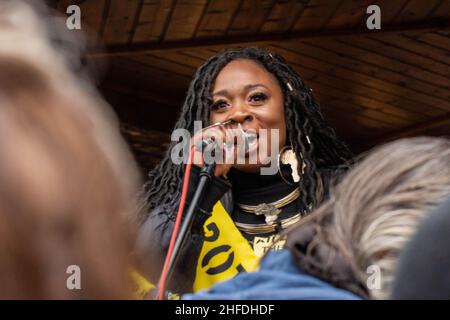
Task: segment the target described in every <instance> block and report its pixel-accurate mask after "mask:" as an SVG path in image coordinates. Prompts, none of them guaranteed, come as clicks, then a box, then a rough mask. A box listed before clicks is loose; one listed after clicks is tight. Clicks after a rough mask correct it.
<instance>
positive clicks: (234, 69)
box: [210, 59, 286, 172]
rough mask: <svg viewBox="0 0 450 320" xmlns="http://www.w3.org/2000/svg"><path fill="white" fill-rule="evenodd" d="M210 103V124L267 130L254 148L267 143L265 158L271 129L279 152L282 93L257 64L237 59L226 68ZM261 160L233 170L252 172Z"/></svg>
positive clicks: (283, 127)
mask: <svg viewBox="0 0 450 320" xmlns="http://www.w3.org/2000/svg"><path fill="white" fill-rule="evenodd" d="M212 99H213V103H212V105H211V115H210V121H211V123H216V122H223V121H226V120H230V119H231V120H234V121H233V122H232V125H233V127H235V128H236V127H237V125H238V124H240V125H241V126H242V129H243V130H244V131H247V130H250V131H253V130H254V131H255V132H256V133H259V132H260V130H261V129H267V141H262V139H263V135H259V138H258V145H257V148H258V149H259V146H260V145H261V144H262V143H267V150H268V152H269V156H270V151H271V150H272V148H271V136H272V134H271V129H278V130H279V131H278V133H279V134H278V143H279V148H282V147H283V146H284V145H285V144H286V120H285V117H284V98H283V92H282V91H281V88H280V86H279V84H278V81H277V79H276V78H275V77H274V76H273V75H272V74H271V73H269V72H268V71H267V70H266V69H265V68H264V67H262V66H261V65H260V64H258V63H257V62H254V61H252V60H248V59H239V60H234V61H232V62H230V63H229V64H227V65H226V66H225V67H224V68H223V69H222V70H221V71H220V72H219V74H218V76H217V78H216V82H215V84H214V88H213V91H212ZM274 131H275V130H274ZM273 137H276V136H273ZM250 148H251V147H250ZM277 153H278V151H277ZM247 157H248V155H247ZM261 160H262V159H259V156H258V161H257V163H256V164H249V163H248V162H249V161H248V159H246V163H245V164H236V165H234V167H235V168H237V169H239V170H242V171H247V172H256V171H258V170H259V168H260V167H261Z"/></svg>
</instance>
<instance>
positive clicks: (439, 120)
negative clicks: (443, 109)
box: [370, 113, 450, 146]
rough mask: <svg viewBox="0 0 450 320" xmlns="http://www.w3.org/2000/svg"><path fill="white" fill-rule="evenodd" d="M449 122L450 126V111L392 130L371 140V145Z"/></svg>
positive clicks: (416, 133)
mask: <svg viewBox="0 0 450 320" xmlns="http://www.w3.org/2000/svg"><path fill="white" fill-rule="evenodd" d="M446 124H448V125H449V127H450V113H447V114H445V115H442V116H439V117H436V118H433V119H430V120H427V121H424V122H422V123H419V124H413V125H411V126H409V127H407V128H404V129H401V130H398V131H395V132H391V133H388V134H386V135H383V136H380V137H378V138H376V139H374V140H373V141H371V143H370V144H371V145H373V146H374V145H377V144H380V143H384V142H388V141H392V140H396V139H400V138H404V137H410V136H415V135H418V134H421V133H423V132H425V131H427V130H430V129H434V128H437V127H440V126H443V125H446ZM449 134H450V130H449Z"/></svg>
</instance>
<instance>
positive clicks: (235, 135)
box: [191, 125, 244, 177]
mask: <svg viewBox="0 0 450 320" xmlns="http://www.w3.org/2000/svg"><path fill="white" fill-rule="evenodd" d="M242 134H243V131H242V130H237V129H232V128H231V127H230V125H221V126H216V127H211V128H206V129H204V130H202V131H200V132H199V133H197V134H196V135H195V136H194V137H193V138H192V139H191V145H194V146H199V145H200V144H201V141H203V140H207V139H208V140H214V141H215V142H216V143H217V145H218V147H219V148H220V149H221V151H222V155H223V157H217V158H216V160H217V162H216V168H215V170H214V175H215V176H216V177H220V176H225V175H226V174H227V173H228V171H229V170H230V169H231V167H233V166H234V165H235V163H236V161H237V154H238V151H237V150H239V148H241V147H244V138H243V135H242ZM227 146H228V148H227ZM209 148H211V147H210V146H209V147H208V149H207V150H209ZM204 151H205V150H202V152H201V151H200V150H198V149H197V148H196V149H195V152H194V158H193V163H194V164H195V165H197V166H199V167H201V168H202V167H204V166H205V159H204ZM208 153H210V152H208ZM218 155H220V154H216V156H218Z"/></svg>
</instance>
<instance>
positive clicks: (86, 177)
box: [0, 0, 139, 299]
mask: <svg viewBox="0 0 450 320" xmlns="http://www.w3.org/2000/svg"><path fill="white" fill-rule="evenodd" d="M45 23H46V22H44V20H42V17H41V16H40V15H37V14H36V11H34V10H33V8H31V7H30V6H29V5H27V4H26V3H25V2H22V1H16V0H14V1H2V2H1V3H0V43H1V46H0V283H1V286H0V298H2V299H5V298H6V299H14V298H22V299H71V298H75V299H79V298H82V299H97V298H98V299H110V298H119V299H120V298H128V297H130V292H131V288H130V285H129V278H128V271H129V267H130V264H131V262H130V257H129V252H130V248H131V246H132V239H131V236H132V234H133V230H132V229H133V228H132V227H131V226H132V225H133V223H132V222H133V219H134V216H135V215H134V210H135V206H134V202H133V201H132V199H133V196H134V195H135V194H136V190H137V186H138V183H139V178H138V174H137V171H136V167H135V163H134V161H133V159H132V156H131V154H130V153H129V151H128V149H127V147H126V145H125V143H124V142H123V141H122V139H121V137H120V134H119V131H118V127H117V124H116V123H115V122H116V120H115V119H114V116H113V114H112V113H110V111H109V109H108V106H106V105H105V104H104V102H103V101H102V100H101V99H100V98H99V97H98V96H97V95H96V93H95V91H94V90H92V89H90V88H89V87H88V85H86V84H83V86H82V85H81V84H80V82H79V80H78V79H76V78H75V77H74V76H73V74H72V73H71V72H69V71H68V70H69V69H68V66H67V61H66V60H65V58H64V57H63V56H61V55H60V54H59V53H58V52H57V51H56V50H55V48H54V47H53V46H52V44H51V43H50V40H49V37H48V34H47V33H46V31H45V30H47V29H46V25H45ZM71 265H76V266H78V267H79V268H80V269H79V270H80V271H81V274H80V275H81V277H80V282H79V284H80V285H81V289H80V290H69V289H68V288H67V284H69V287H71V286H70V284H74V283H75V284H76V283H77V281H76V280H74V279H73V278H70V279H69V277H71V275H73V274H74V273H73V269H70V268H69V266H71ZM67 271H69V272H70V273H67Z"/></svg>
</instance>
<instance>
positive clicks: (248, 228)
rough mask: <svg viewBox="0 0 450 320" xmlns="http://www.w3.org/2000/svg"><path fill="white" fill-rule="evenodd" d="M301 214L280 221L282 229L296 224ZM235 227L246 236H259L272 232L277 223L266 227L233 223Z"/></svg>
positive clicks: (263, 224)
mask: <svg viewBox="0 0 450 320" xmlns="http://www.w3.org/2000/svg"><path fill="white" fill-rule="evenodd" d="M301 218H302V217H301V214H300V213H297V214H296V215H293V216H292V217H290V218H286V219H284V220H281V222H280V226H281V228H282V229H286V228H287V227H289V226H291V225H293V224H294V223H296V222H298V221H299V220H300V219H301ZM235 224H236V227H237V228H238V229H239V230H241V231H243V232H246V233H248V234H260V233H269V232H274V231H275V230H276V227H277V223H275V222H274V223H272V224H270V225H267V224H265V223H261V224H250V223H240V222H235Z"/></svg>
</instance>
